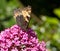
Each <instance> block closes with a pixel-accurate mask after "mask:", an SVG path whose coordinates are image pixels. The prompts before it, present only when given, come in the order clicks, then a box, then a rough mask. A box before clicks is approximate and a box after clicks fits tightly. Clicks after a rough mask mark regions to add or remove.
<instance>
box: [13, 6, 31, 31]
mask: <svg viewBox="0 0 60 51" xmlns="http://www.w3.org/2000/svg"><path fill="white" fill-rule="evenodd" d="M30 14H31V7H30V6H28V7H25V8H23V9H20V8H18V9H15V10H14V18H15V19H16V22H17V25H18V26H20V27H21V29H23V30H25V31H26V30H27V29H28V25H29V20H30Z"/></svg>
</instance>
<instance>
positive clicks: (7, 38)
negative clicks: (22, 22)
mask: <svg viewBox="0 0 60 51" xmlns="http://www.w3.org/2000/svg"><path fill="white" fill-rule="evenodd" d="M0 51H47V49H46V44H45V42H44V41H42V42H40V43H39V42H38V38H37V36H36V33H35V32H34V31H33V30H32V29H30V28H29V29H28V30H27V31H24V30H22V29H21V28H20V27H19V26H18V25H14V26H12V27H11V28H8V29H5V30H4V31H2V32H1V33H0Z"/></svg>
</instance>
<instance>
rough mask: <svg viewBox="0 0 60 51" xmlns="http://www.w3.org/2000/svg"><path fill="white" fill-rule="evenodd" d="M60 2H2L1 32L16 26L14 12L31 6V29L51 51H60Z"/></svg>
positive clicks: (24, 0) (40, 0)
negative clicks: (19, 8)
mask: <svg viewBox="0 0 60 51" xmlns="http://www.w3.org/2000/svg"><path fill="white" fill-rule="evenodd" d="M59 3H60V1H59V0H0V32H1V31H2V30H4V29H6V28H8V27H11V26H12V25H14V24H16V22H15V20H14V18H13V10H14V9H15V8H18V7H21V8H22V7H24V6H28V5H30V6H31V7H32V16H31V17H32V18H31V20H30V24H29V25H30V27H32V29H34V30H35V31H36V33H37V36H38V38H39V40H40V41H41V40H44V41H46V42H47V43H46V44H47V48H48V50H49V51H60V4H59Z"/></svg>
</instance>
